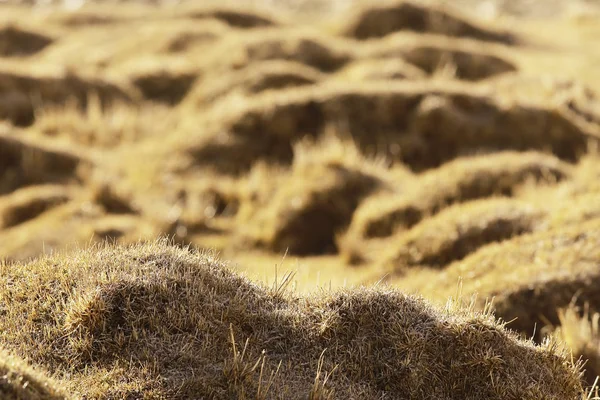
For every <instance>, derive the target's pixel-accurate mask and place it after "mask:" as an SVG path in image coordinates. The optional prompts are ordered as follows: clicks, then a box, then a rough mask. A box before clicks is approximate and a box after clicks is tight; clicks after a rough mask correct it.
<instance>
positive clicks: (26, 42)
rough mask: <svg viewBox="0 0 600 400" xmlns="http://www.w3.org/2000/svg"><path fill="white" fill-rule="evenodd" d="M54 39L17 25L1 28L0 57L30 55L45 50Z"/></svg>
mask: <svg viewBox="0 0 600 400" xmlns="http://www.w3.org/2000/svg"><path fill="white" fill-rule="evenodd" d="M52 42H53V39H52V38H50V37H48V36H46V35H42V34H39V33H36V32H30V31H27V30H24V29H22V28H19V27H16V26H4V27H2V28H0V57H13V56H28V55H32V54H35V53H37V52H39V51H41V50H43V49H44V48H45V47H46V46H48V45H49V44H50V43H52Z"/></svg>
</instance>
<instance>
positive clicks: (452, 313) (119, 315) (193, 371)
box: [0, 242, 581, 399]
mask: <svg viewBox="0 0 600 400" xmlns="http://www.w3.org/2000/svg"><path fill="white" fill-rule="evenodd" d="M58 265H60V267H57V266H58ZM0 276H1V277H2V278H0V279H2V281H3V283H2V285H1V287H2V288H3V290H2V292H0V298H2V299H8V298H11V299H14V300H13V301H12V303H11V307H10V308H8V309H7V310H6V314H5V315H4V317H3V318H2V320H1V322H0V326H1V328H2V331H3V332H4V334H3V336H2V340H1V342H2V344H3V345H4V346H6V347H7V348H9V349H11V350H13V351H15V352H18V353H20V354H23V355H26V356H27V357H28V358H29V359H31V360H32V362H35V363H37V364H40V365H43V366H44V367H45V368H47V369H49V370H52V371H54V374H55V375H57V376H59V377H66V376H68V377H69V379H68V380H67V381H66V382H67V388H68V389H69V390H70V391H71V392H73V393H75V394H76V395H83V396H86V397H87V398H129V397H133V398H141V397H144V398H148V397H150V398H158V397H169V398H189V397H195V398H198V397H215V398H229V397H232V396H233V397H236V398H255V397H259V398H306V397H318V396H325V395H326V394H327V393H328V395H327V396H325V397H332V396H334V397H336V398H337V397H342V396H351V397H352V396H355V397H357V398H379V397H382V396H387V395H391V396H394V397H397V398H414V397H419V398H422V397H442V398H449V399H459V398H460V399H476V398H482V397H485V398H498V399H500V398H502V399H505V398H522V399H577V398H578V396H579V395H580V392H581V384H580V382H579V375H578V371H577V369H576V367H575V366H574V365H573V364H571V363H570V362H568V361H567V360H566V359H565V358H563V356H561V355H560V354H559V353H557V349H556V347H553V346H552V345H550V344H548V345H544V346H536V345H533V344H532V343H530V342H524V341H520V340H518V339H517V338H516V336H514V334H512V333H510V332H508V331H506V330H505V329H504V328H503V327H502V326H501V325H498V324H497V323H496V322H495V321H494V319H493V318H491V317H490V316H489V315H487V314H481V313H476V312H473V311H468V310H466V309H461V308H460V307H459V308H453V307H450V306H449V308H447V309H445V310H444V309H436V308H433V307H431V306H429V305H428V304H427V303H425V302H424V301H423V300H422V299H419V298H416V297H410V296H406V295H404V294H401V293H399V292H397V291H394V290H391V289H383V288H380V289H360V290H353V291H343V292H340V293H331V294H323V295H320V296H314V297H310V298H297V297H294V296H292V295H290V294H289V293H287V292H286V289H285V281H284V282H281V283H280V284H279V285H278V286H275V287H273V288H266V287H264V286H259V285H256V284H253V283H251V282H250V281H248V280H246V279H244V278H241V277H239V276H237V275H235V274H233V273H232V272H229V271H228V270H227V269H226V268H225V266H224V265H223V264H222V263H221V262H219V261H218V260H216V259H215V258H214V257H212V256H211V255H208V254H200V253H195V252H193V251H188V250H185V249H178V248H175V247H170V246H168V245H166V244H165V243H164V242H161V243H155V244H149V245H136V246H131V247H127V248H123V247H103V248H96V249H93V250H91V251H80V252H75V253H72V254H71V255H70V256H68V257H65V256H62V255H57V256H55V257H48V258H42V259H39V260H37V261H34V262H32V263H29V264H14V265H4V266H2V274H1V275H0ZM8 282H11V284H10V285H8V284H7V283H8ZM31 313H35V315H36V318H29V316H30V315H31ZM125 371H126V373H127V380H123V379H122V374H123V372H125ZM374 371H377V373H376V374H373V372H374ZM490 376H491V377H493V379H490ZM523 381H527V382H528V384H527V385H522V384H521V382H523ZM432 382H435V384H432Z"/></svg>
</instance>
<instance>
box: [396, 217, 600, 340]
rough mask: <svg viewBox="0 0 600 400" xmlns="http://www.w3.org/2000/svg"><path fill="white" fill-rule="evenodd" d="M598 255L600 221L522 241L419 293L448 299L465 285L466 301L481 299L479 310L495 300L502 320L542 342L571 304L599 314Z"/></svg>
mask: <svg viewBox="0 0 600 400" xmlns="http://www.w3.org/2000/svg"><path fill="white" fill-rule="evenodd" d="M599 249H600V220H598V219H595V220H592V221H588V222H585V223H581V224H576V225H573V226H567V227H561V228H558V229H554V230H550V231H544V232H538V233H533V234H529V235H524V236H520V237H517V238H513V239H511V240H507V241H505V242H503V243H499V244H493V245H489V246H486V247H484V248H482V249H480V250H479V251H477V252H475V253H473V254H472V255H470V256H468V257H467V258H465V259H464V260H462V261H460V262H456V263H454V264H452V265H450V266H449V267H447V268H446V269H445V270H444V271H442V272H440V273H439V275H438V276H437V277H435V278H434V279H431V280H430V282H428V283H424V287H423V288H421V289H422V291H421V293H424V294H429V295H432V296H434V297H435V296H440V297H441V298H445V296H447V295H450V294H451V293H453V292H454V291H455V287H456V286H455V285H456V283H457V282H458V281H459V279H462V282H463V284H462V286H463V293H464V294H465V295H470V294H474V293H478V298H479V303H480V304H483V302H484V301H485V299H490V298H492V297H494V308H495V312H496V314H497V315H498V316H500V317H501V318H503V319H504V320H506V321H512V322H511V323H510V325H509V326H510V327H511V328H512V329H515V330H518V331H520V332H524V333H525V334H527V335H528V336H531V335H532V334H533V333H534V331H535V329H536V326H537V328H538V330H537V331H536V338H538V339H539V338H540V329H541V327H543V326H545V325H557V324H558V323H559V320H558V314H557V310H558V309H561V308H565V307H567V306H568V305H569V304H571V303H572V302H575V304H577V305H583V304H584V303H588V304H589V305H590V308H591V310H598V309H600V296H599V294H598V291H597V290H596V286H597V285H596V282H597V281H598V279H599V276H598V273H599V272H598V260H600V250H599ZM407 284H408V283H407ZM442 293H444V294H442Z"/></svg>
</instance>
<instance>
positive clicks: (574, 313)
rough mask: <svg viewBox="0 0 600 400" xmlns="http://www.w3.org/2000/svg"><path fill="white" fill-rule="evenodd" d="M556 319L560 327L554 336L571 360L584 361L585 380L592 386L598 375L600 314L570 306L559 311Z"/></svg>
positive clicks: (599, 363)
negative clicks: (568, 351)
mask: <svg viewBox="0 0 600 400" xmlns="http://www.w3.org/2000/svg"><path fill="white" fill-rule="evenodd" d="M558 319H559V321H560V327H558V328H557V329H556V331H555V332H554V335H555V336H556V337H557V338H558V339H559V340H561V341H562V342H564V343H565V344H566V345H567V346H568V348H569V349H570V350H571V351H572V354H573V358H581V359H582V360H584V362H585V364H584V372H585V380H586V383H587V384H588V385H589V386H592V385H593V384H594V382H596V379H598V376H599V375H600V347H599V346H600V331H599V325H598V321H599V320H600V314H598V313H597V312H594V313H592V312H590V310H589V308H587V307H584V310H583V311H582V310H581V309H580V308H578V307H575V306H573V305H571V306H569V307H567V308H564V309H561V310H560V311H559V313H558Z"/></svg>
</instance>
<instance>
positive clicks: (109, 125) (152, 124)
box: [27, 96, 175, 148]
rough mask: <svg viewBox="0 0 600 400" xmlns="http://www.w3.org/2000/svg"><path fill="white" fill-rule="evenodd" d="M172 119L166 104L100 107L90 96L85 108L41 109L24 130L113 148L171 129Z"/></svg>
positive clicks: (72, 105) (74, 105) (121, 104)
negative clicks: (32, 123) (30, 124)
mask: <svg viewBox="0 0 600 400" xmlns="http://www.w3.org/2000/svg"><path fill="white" fill-rule="evenodd" d="M174 121H175V118H174V117H173V114H172V113H171V110H170V109H169V108H168V106H167V105H163V104H147V105H144V106H143V107H139V106H136V105H131V104H123V103H115V104H112V105H110V106H108V107H103V106H102V103H101V101H100V99H98V97H97V96H91V97H90V99H89V100H88V102H87V105H86V107H85V109H82V107H80V106H79V105H77V104H67V105H65V106H59V107H46V108H44V110H43V112H41V113H39V115H37V116H36V121H35V124H34V125H33V126H31V127H29V128H28V131H27V133H28V134H30V135H32V136H33V135H36V134H37V135H39V136H42V139H44V137H46V138H48V137H51V138H57V139H61V140H63V139H66V140H67V141H69V142H71V143H73V144H75V145H77V146H88V147H95V148H116V147H119V146H124V145H130V144H132V143H137V142H141V141H144V140H148V139H150V138H156V137H158V135H160V134H162V133H163V132H165V131H170V130H172V129H173V124H174Z"/></svg>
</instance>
